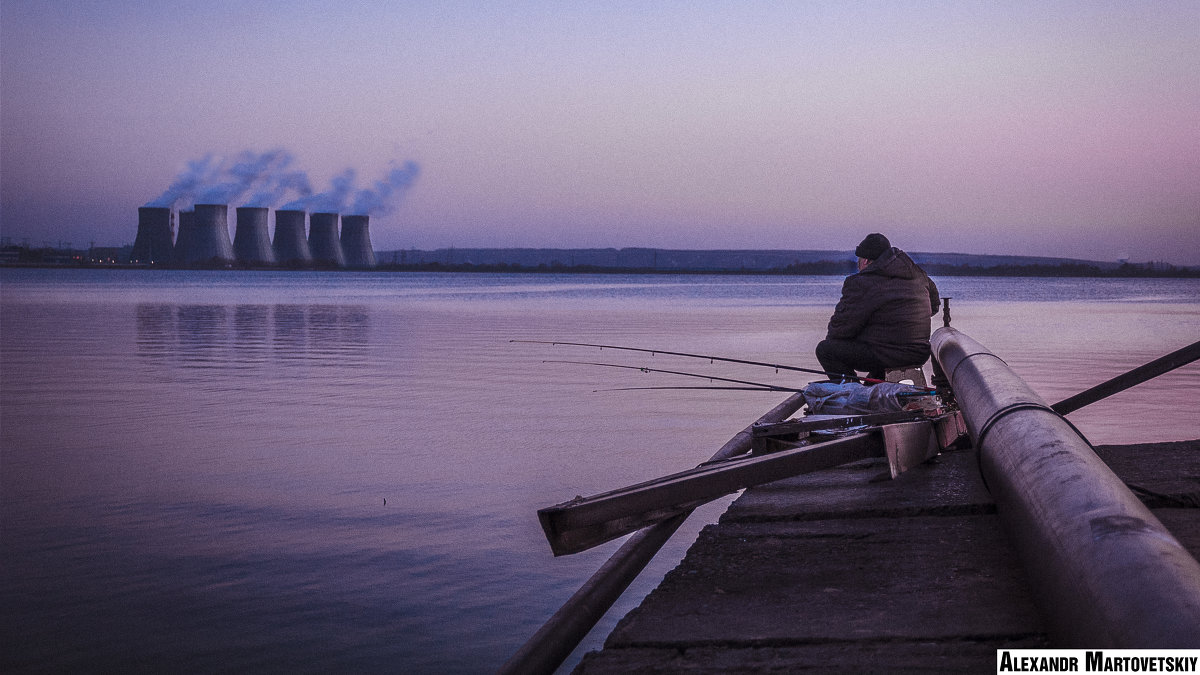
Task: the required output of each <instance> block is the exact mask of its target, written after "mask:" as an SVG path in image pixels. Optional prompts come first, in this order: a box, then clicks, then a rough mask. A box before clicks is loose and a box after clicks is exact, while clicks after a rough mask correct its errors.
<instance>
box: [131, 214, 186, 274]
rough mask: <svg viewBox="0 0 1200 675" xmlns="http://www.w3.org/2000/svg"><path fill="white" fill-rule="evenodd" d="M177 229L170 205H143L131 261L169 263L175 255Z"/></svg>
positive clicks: (139, 215)
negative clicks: (175, 229) (175, 228)
mask: <svg viewBox="0 0 1200 675" xmlns="http://www.w3.org/2000/svg"><path fill="white" fill-rule="evenodd" d="M174 240H175V231H174V227H173V223H172V219H171V209H170V208H168V207H157V206H143V207H141V208H139V209H138V230H137V239H135V240H134V242H133V253H132V254H131V255H130V256H129V262H133V263H157V264H160V265H161V264H163V263H169V262H171V260H172V258H174V255H175V241H174Z"/></svg>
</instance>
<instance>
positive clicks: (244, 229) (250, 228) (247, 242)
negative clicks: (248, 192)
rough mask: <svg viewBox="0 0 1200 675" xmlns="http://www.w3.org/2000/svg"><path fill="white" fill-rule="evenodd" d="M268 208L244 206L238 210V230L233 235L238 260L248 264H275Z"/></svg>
mask: <svg viewBox="0 0 1200 675" xmlns="http://www.w3.org/2000/svg"><path fill="white" fill-rule="evenodd" d="M267 213H268V211H267V209H266V208H260V207H254V206H242V207H239V208H238V210H237V232H236V233H235V234H234V235H233V252H234V253H235V254H237V259H238V262H242V263H247V264H251V265H253V264H267V265H270V264H273V263H274V262H275V252H274V251H272V250H271V235H270V232H269V231H268V230H267Z"/></svg>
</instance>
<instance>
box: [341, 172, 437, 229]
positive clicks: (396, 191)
mask: <svg viewBox="0 0 1200 675" xmlns="http://www.w3.org/2000/svg"><path fill="white" fill-rule="evenodd" d="M419 173H420V168H419V167H418V166H417V165H416V164H415V163H413V162H405V163H404V165H403V166H396V165H395V164H394V163H393V165H392V168H391V169H389V170H388V172H387V175H385V176H384V177H383V179H382V180H378V181H375V185H374V187H371V188H367V189H365V190H359V191H358V193H357V194H356V195H354V203H353V204H352V205H351V206H350V211H349V212H350V213H351V214H354V215H360V216H366V215H383V214H385V213H389V212H390V211H391V210H392V209H393V208H395V207H396V205H397V204H398V203H399V201H400V198H401V197H403V196H404V193H405V192H406V191H407V190H408V188H410V187H412V185H413V183H414V182H416V180H417V175H418V174H419Z"/></svg>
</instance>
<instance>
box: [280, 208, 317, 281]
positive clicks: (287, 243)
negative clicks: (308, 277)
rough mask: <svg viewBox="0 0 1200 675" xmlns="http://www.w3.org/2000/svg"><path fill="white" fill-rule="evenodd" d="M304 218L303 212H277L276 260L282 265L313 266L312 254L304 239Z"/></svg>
mask: <svg viewBox="0 0 1200 675" xmlns="http://www.w3.org/2000/svg"><path fill="white" fill-rule="evenodd" d="M304 216H305V213H304V212H303V211H291V210H283V211H276V212H275V260H277V261H278V262H279V264H280V265H287V266H288V267H308V266H309V265H311V264H312V253H310V252H309V249H308V240H307V239H305V238H304Z"/></svg>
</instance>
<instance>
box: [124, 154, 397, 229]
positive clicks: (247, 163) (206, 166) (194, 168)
mask: <svg viewBox="0 0 1200 675" xmlns="http://www.w3.org/2000/svg"><path fill="white" fill-rule="evenodd" d="M292 159H293V158H292V156H291V154H290V153H288V152H286V151H284V150H281V149H275V150H269V151H267V152H263V153H256V152H252V151H248V150H247V151H244V152H241V153H239V154H238V155H237V157H236V158H234V160H233V161H231V162H226V161H224V160H222V159H220V158H217V157H214V156H213V155H206V156H204V157H202V158H200V159H197V160H190V161H188V162H187V164H185V165H184V168H183V169H182V170H181V171H180V172H179V175H178V176H176V177H175V180H174V181H173V182H172V183H171V185H170V187H168V188H167V189H166V191H165V192H163V193H162V195H160V196H159V197H158V198H157V199H154V200H153V201H151V202H149V203H148V204H146V206H158V207H167V208H175V207H178V208H180V209H186V208H189V207H191V206H192V205H194V204H230V205H233V204H236V203H238V202H240V201H241V200H243V199H245V203H244V206H258V207H268V208H269V207H271V206H273V205H275V204H276V203H278V202H279V201H281V200H282V199H283V198H284V196H285V195H288V194H295V195H298V196H297V197H296V198H294V199H293V200H292V201H290V202H288V203H287V204H285V205H284V206H282V207H280V208H282V209H291V210H299V211H310V212H327V213H348V214H353V215H381V214H386V213H388V212H390V211H392V210H393V209H394V208H395V207H396V206H398V205H399V202H400V200H401V199H402V198H403V196H404V194H405V193H406V192H407V191H408V189H409V188H411V187H412V186H413V183H415V182H416V179H417V176H418V175H419V173H420V167H418V166H417V164H416V163H414V162H405V163H404V164H399V165H398V164H397V163H396V162H392V163H391V165H390V168H389V169H388V172H387V173H386V174H385V175H384V177H383V178H382V179H380V180H377V181H375V183H374V184H373V185H372V186H371V187H368V188H366V189H363V190H355V187H354V181H355V172H354V170H353V169H346V170H345V171H343V172H342V173H340V174H338V175H337V176H334V177H333V179H332V180H331V181H330V184H329V189H328V190H325V191H324V192H320V193H316V194H314V192H313V188H312V185H311V183H310V182H309V179H308V175H307V174H306V173H305V172H304V171H302V170H299V169H294V168H292ZM248 194H249V195H250V196H249V197H248V198H246V195H248Z"/></svg>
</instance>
